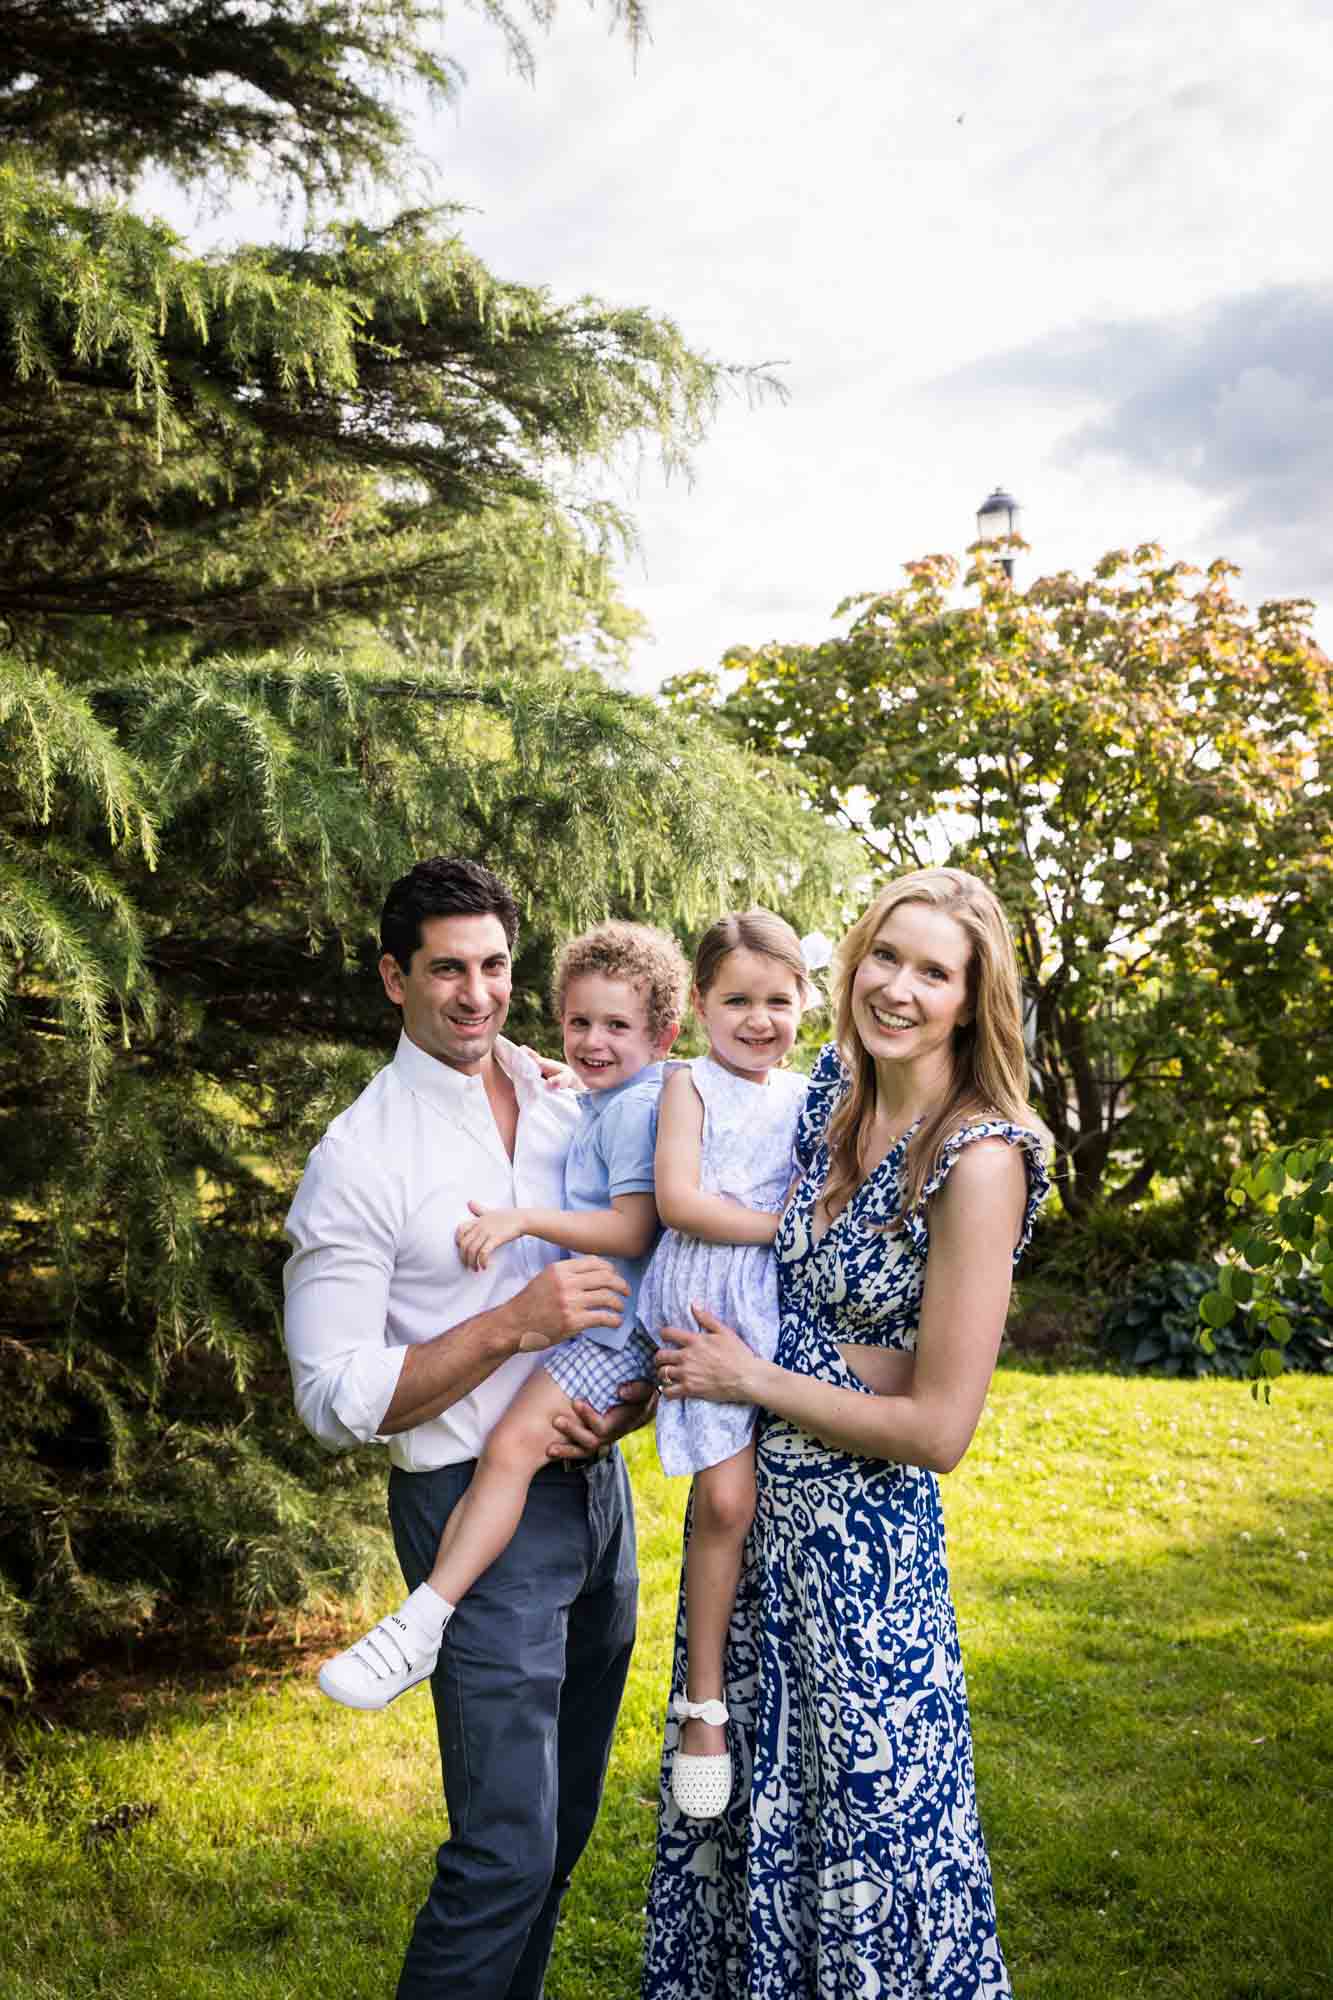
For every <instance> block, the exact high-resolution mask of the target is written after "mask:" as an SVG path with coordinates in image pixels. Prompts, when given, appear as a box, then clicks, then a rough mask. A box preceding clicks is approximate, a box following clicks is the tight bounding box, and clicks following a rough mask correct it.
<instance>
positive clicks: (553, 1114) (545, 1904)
mask: <svg viewBox="0 0 1333 2000" xmlns="http://www.w3.org/2000/svg"><path fill="white" fill-rule="evenodd" d="M517 929H518V912H517V909H516V907H515V904H514V901H513V898H512V897H511V896H510V895H509V893H508V891H507V890H506V889H505V887H504V885H503V884H502V883H501V882H499V881H498V880H497V878H496V877H495V876H494V875H492V874H491V873H490V871H489V870H488V869H485V868H482V867H480V866H479V865H478V864H476V863H475V862H470V861H459V860H446V859H437V860H434V861H423V862H418V863H417V865H416V867H414V868H413V869H412V870H411V871H410V872H409V873H408V874H407V875H405V876H403V877H402V879H401V880H400V881H398V882H395V883H394V885H393V887H392V888H391V889H390V891H389V894H388V898H387V900H386V902H385V905H384V913H383V917H382V920H381V926H380V942H381V948H382V952H383V956H382V957H381V959H380V976H381V978H382V979H383V981H384V988H385V991H386V993H387V994H388V996H389V999H390V1000H391V1001H392V1002H393V1003H394V1005H395V1006H397V1007H398V1008H399V1009H400V1010H401V1012H402V1024H403V1025H402V1034H401V1037H400V1039H399V1043H398V1049H397V1053H396V1054H395V1056H394V1059H393V1061H392V1062H391V1063H390V1064H389V1065H388V1067H387V1068H385V1069H382V1070H381V1071H380V1072H379V1074H378V1075H377V1076H376V1077H375V1078H374V1079H373V1080H372V1081H371V1083H370V1084H369V1085H368V1086H367V1088H366V1089H365V1090H364V1091H363V1092H362V1093H361V1095H360V1097H358V1098H357V1100H356V1101H355V1103H354V1104H352V1105H350V1106H349V1107H348V1109H347V1110H346V1111H344V1112H343V1113H342V1114H341V1115H340V1116H339V1117H338V1118H335V1119H334V1121H333V1123H332V1125H331V1126H330V1127H329V1129H328V1131H327V1132H326V1133H325V1135H324V1137H323V1139H322V1140H321V1141H320V1143H319V1145H318V1146H317V1147H316V1148H315V1150H314V1152H313V1153H312V1154H311V1156H310V1160H309V1162H308V1164H307V1167H306V1171H305V1175H304V1177H303V1179H302V1182H301V1185H300V1187H299V1189H298V1190H297V1195H296V1199H295V1201H294V1202H293V1204H292V1209H291V1213H290V1215H289V1216H288V1218H287V1234H288V1236H289V1237H290V1239H291V1242H292V1244H293V1246H294V1247H293V1254H292V1256H291V1258H290V1260H289V1262H288V1264H287V1268H286V1273H285V1284H286V1294H287V1312H286V1337H287V1351H288V1356H289V1359H290V1362H291V1369H292V1382H293V1386H294V1389H295V1395H296V1407H297V1410H298V1412H299V1414H300V1416H301V1419H302V1421H303V1423H305V1424H306V1426H307V1428H308V1429H309V1430H311V1431H312V1432H313V1433H314V1435H315V1436H316V1437H317V1438H318V1439H319V1440H320V1442H321V1443H322V1444H325V1445H327V1446H328V1447H329V1448H330V1449H331V1450H340V1449H343V1448H344V1447H347V1446H349V1445H353V1444H365V1443H368V1442H371V1441H387V1443H388V1446H389V1456H390V1459H391V1461H392V1466H393V1470H392V1471H391V1473H390V1477H389V1515H390V1520H391V1522H392V1525H393V1533H394V1543H395V1546H396V1548H397V1551H398V1558H399V1562H400V1563H401V1565H402V1570H403V1574H404V1577H405V1578H406V1581H407V1584H408V1586H409V1588H410V1589H415V1588H416V1587H417V1585H418V1584H420V1583H421V1582H422V1581H423V1580H424V1578H425V1576H426V1575H427V1573H428V1571H429V1569H430V1565H431V1563H432V1561H433V1559H434V1556H435V1552H436V1548H437V1546H438V1543H439V1538H440V1534H441V1532H442V1530H443V1528H444V1524H445V1521H446V1520H447V1519H448V1517H449V1514H450V1512H451V1510H452V1508H453V1507H454V1506H455V1505H456V1503H457V1501H458V1500H459V1498H460V1497H461V1495H462V1494H463V1493H464V1492H465V1490H466V1488H467V1485H468V1482H469V1480H470V1478H471V1475H472V1470H473V1467H474V1464H475V1462H476V1459H477V1456H478V1454H479V1453H480V1450H481V1447H482V1444H483V1442H484V1440H485V1438H486V1436H487V1434H488V1432H489V1431H490V1429H491V1427H492V1425H493V1424H494V1423H495V1422H496V1421H497V1419H498V1418H499V1416H500V1414H501V1412H502V1411H503V1410H504V1409H505V1408H506V1407H507V1405H508V1403H509V1401H510V1399H511V1398H512V1397H513V1395H514V1394H515V1393H516V1391H517V1390H518V1388H519V1386H520V1384H521V1383H522V1382H523V1381H525V1380H526V1378H527V1375H528V1374H529V1372H530V1371H531V1369H532V1368H533V1367H534V1366H535V1365H537V1357H538V1356H539V1355H540V1354H541V1353H542V1352H543V1351H544V1350H545V1349H546V1348H548V1347H550V1346H552V1345H554V1344H555V1343H556V1342H557V1341H560V1340H565V1339H568V1338H569V1337H570V1336H571V1335H573V1334H576V1333H580V1332H583V1331H584V1330H585V1329H586V1328H588V1327H590V1326H613V1325H615V1324H616V1323H617V1322H618V1320H619V1317H620V1306H621V1300H622V1299H623V1297H624V1296H625V1294H626V1291H627V1287H626V1286H625V1283H624V1280H623V1279H622V1278H621V1277H620V1276H619V1274H618V1273H617V1272H616V1271H615V1270H614V1268H613V1267H612V1266H611V1265H610V1264H608V1263H606V1262H605V1260H604V1259H602V1258H600V1257H571V1258H564V1259H562V1258H561V1257H560V1254H559V1252H558V1251H556V1250H555V1249H553V1248H552V1247H550V1246H549V1245H547V1244H544V1243H542V1242H540V1241H539V1240H538V1239H537V1238H535V1237H520V1238H517V1239H516V1240H515V1241H514V1242H513V1243H510V1244H507V1245H505V1246H504V1247H503V1249H501V1250H500V1251H497V1253H496V1254H495V1255H494V1256H493V1257H492V1258H491V1259H490V1261H489V1264H488V1266H487V1269H486V1270H485V1271H483V1272H472V1271H469V1270H467V1269H465V1268H464V1266H463V1264H462V1262H461V1260H460V1257H459V1254H458V1250H457V1246H456V1243H455V1231H456V1229H457V1227H458V1224H459V1222H460V1221H463V1220H466V1218H467V1216H468V1214H469V1210H468V1202H469V1200H470V1199H475V1200H478V1201H481V1202H482V1203H484V1204H485V1205H486V1206H488V1207H490V1206H498V1207H506V1208H512V1207H548V1208H549V1207H558V1206H560V1202H561V1194H562V1171H563V1165H564V1156H565V1152H566V1150H567V1148H568V1145H569V1142H570V1139H571V1138H572V1136H573V1133H574V1130H575V1128H576V1126H577V1124H578V1122H579V1109H578V1103H577V1100H576V1098H575V1097H574V1096H573V1094H572V1093H570V1092H566V1091H559V1090H552V1089H550V1088H549V1087H548V1086H547V1084H546V1082H545V1079H544V1077H543V1075H542V1072H541V1069H540V1067H539V1065H538V1064H537V1062H536V1061H535V1060H534V1059H533V1058H532V1057H531V1056H530V1055H528V1054H527V1053H526V1052H525V1051H524V1050H521V1049H517V1048H515V1047H514V1046H513V1045H512V1044H511V1043H509V1042H507V1041H505V1040H504V1039H503V1038H502V1037H501V1035H500V1030H501V1028H502V1027H503V1025H504V1022H505V1017H506V1015H507V1013H508V1011H509V997H510V978H511V952H512V949H513V943H514V938H515V935H516V933H517ZM649 1393H650V1392H649V1387H648V1385H647V1384H644V1383H640V1384H627V1385H626V1386H625V1390H624V1392H623V1395H624V1401H622V1403H620V1404H618V1405H616V1406H615V1407H614V1408H613V1409H612V1410H611V1411H610V1412H609V1413H608V1414H607V1416H606V1417H603V1418H599V1417H597V1416H596V1415H595V1414H594V1413H593V1412H592V1411H591V1410H590V1409H589V1408H588V1407H587V1406H586V1405H581V1404H580V1405H575V1414H574V1415H573V1416H572V1417H570V1418H566V1419H564V1420H563V1422H562V1426H561V1435H559V1436H556V1435H554V1434H553V1437H552V1462H551V1464H550V1465H549V1466H548V1467H547V1468H546V1469H545V1471H542V1472H539V1473H538V1474H537V1476H536V1478H535V1479H534V1480H533V1482H532V1486H531V1488H530V1490H529V1495H528V1503H527V1506H526V1508H525V1510H524V1514H523V1519H522V1522H521V1524H520V1527H519V1530H518V1533H517V1534H516V1535H515V1536H514V1539H513V1541H512V1542H511V1543H510V1545H509V1547H508V1549H507V1550H506V1551H505V1553H504V1555H503V1556H501V1557H500V1559H499V1560H498V1561H496V1562H495V1563H494V1564H492V1566H491V1568H490V1569H489V1570H487V1571H486V1572H485V1574H484V1575H483V1576H482V1577H481V1578H480V1580H479V1581H478V1583H477V1584H476V1585H475V1586H474V1588H473V1589H472V1590H471V1591H470V1592H469V1593H468V1595H467V1597H466V1598H465V1599H464V1601H463V1603H462V1604H461V1605H460V1606H459V1608H458V1610H457V1612H456V1613H455V1615H454V1618H453V1619H452V1621H451V1623H450V1625H449V1627H448V1631H447V1633H446V1637H445V1641H444V1645H443V1647H442V1650H441V1653H440V1658H439V1664H438V1666H437V1667H436V1670H435V1672H434V1674H433V1676H432V1679H431V1688H432V1693H433V1695H434V1699H435V1717H436V1726H437V1729H438V1732H439V1739H440V1759H441V1763H442V1766H443V1771H444V1791H445V1799H446V1802H447V1804H448V1808H449V1839H448V1840H447V1841H446V1842H445V1844H444V1846H443V1847H442V1848H441V1849H440V1851H439V1855H438V1858H437V1864H436V1875H435V1880H434V1883H433V1884H432V1887H431V1890H430V1893H429V1895H428V1897H427V1899H426V1902H425V1904H424V1906H423V1908H422V1909H421V1911H420V1912H419V1914H418V1916H417V1920H416V1924H415V1927H414V1929H413V1933H412V1938H411V1942H410V1944H409V1946H408V1951H407V1957H406V1960H405V1962H404V1965H403V1971H402V1976H401V1979H400V1981H399V1985H398V2000H446V1996H449V2000H540V1996H541V1994H542V1990H543V1986H542V1983H543V1977H544V1973H545V1968H546V1963H547V1959H548V1958H549V1956H550V1951H551V1943H552V1939H553V1937H554V1933H555V1924H556V1917H557V1915H558V1912H559V1907H560V1902H561V1898H562V1896H563V1894H564V1891H565V1888H566V1886H567V1885H568V1881H569V1876H570V1872H571V1870H572V1869H573V1866H574V1863H575V1862H576V1861H577V1859H578V1857H579V1855H580V1854H581V1852H582V1851H583V1848H584V1845H585V1844H586V1842H587V1839H588V1835H589V1834H590V1832H591V1831H592V1825H593V1821H594V1819H595V1817H596V1813H597V1807H598V1804H599V1802H600V1798H601V1790H602V1782H603V1779H604V1777H605V1772H606V1764H607V1758H608V1756H609V1754H610V1747H611V1735H612V1730H613V1728H614V1725H615V1718H616V1713H617V1710H618V1708H619V1705H620V1697H621V1693H622V1691H623V1688H624V1683H625V1675H626V1672H627V1670H628V1667H629V1657H630V1652H631V1649H632V1647H633V1643H634V1624H635V1601H636V1593H637V1583H638V1578H637V1570H636V1562H635V1549H634V1524H633V1515H632V1511H631V1507H630V1498H629V1487H628V1482H627V1479H626V1476H625V1469H624V1465H623V1462H622V1461H621V1457H620V1454H619V1452H618V1451H608V1450H607V1447H608V1446H609V1445H611V1444H613V1443H614V1441H615V1440H616V1439H617V1438H618V1437H619V1436H621V1435H623V1434H624V1433H625V1432H626V1431H628V1430H630V1429H632V1428H633V1427H634V1426H635V1425H636V1424H637V1423H640V1422H641V1421H642V1420H643V1416H644V1414H645V1410H644V1405H645V1403H646V1401H647V1398H648V1395H649Z"/></svg>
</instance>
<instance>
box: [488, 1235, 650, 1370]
mask: <svg viewBox="0 0 1333 2000" xmlns="http://www.w3.org/2000/svg"><path fill="white" fill-rule="evenodd" d="M628 1297H629V1286H628V1285H627V1284H626V1283H625V1280H624V1279H623V1278H622V1277H621V1275H620V1273H619V1271H617V1269H616V1268H615V1265H614V1264H608V1263H607V1261H606V1259H605V1257H562V1258H561V1259H560V1261H559V1263H557V1264H548V1265H547V1266H546V1269H545V1270H544V1271H540V1272H538V1274H537V1276H536V1277H535V1278H530V1279H529V1281H528V1283H527V1284H526V1285H525V1286H524V1287H523V1289H522V1291H521V1292H519V1293H518V1294H517V1296H516V1297H514V1298H512V1299H511V1300H510V1301H509V1303H508V1305H507V1306H506V1307H505V1308H504V1310H505V1312H506V1313H507V1314H508V1315H509V1317H510V1321H511V1324H514V1325H516V1326H517V1328H518V1333H519V1342H518V1352H519V1353H520V1354H536V1353H539V1352H541V1351H542V1350H543V1349H545V1348H548V1347H555V1346H557V1345H558V1344H559V1343H560V1341H562V1340H570V1339H572V1337H573V1336H574V1335H575V1334H576V1333H586V1332H587V1330H588V1328H589V1327H590V1326H619V1325H620V1320H621V1315H622V1314H623V1313H624V1310H625V1301H626V1299H627V1298H628Z"/></svg>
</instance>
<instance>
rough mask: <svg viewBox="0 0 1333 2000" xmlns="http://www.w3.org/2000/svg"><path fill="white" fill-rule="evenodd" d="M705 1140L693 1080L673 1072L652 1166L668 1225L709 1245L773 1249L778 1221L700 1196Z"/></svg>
mask: <svg viewBox="0 0 1333 2000" xmlns="http://www.w3.org/2000/svg"><path fill="white" fill-rule="evenodd" d="M757 1087H758V1086H756V1088H757ZM703 1136H704V1107H703V1102H702V1099H701V1098H700V1096H699V1093H698V1091H697V1090H696V1089H695V1087H694V1079H693V1077H692V1076H691V1075H690V1072H689V1071H688V1070H687V1069H678V1070H674V1071H673V1072H672V1074H671V1075H670V1076H669V1077H668V1078H667V1080H666V1087H665V1088H664V1090H663V1092H662V1106H661V1111H660V1113H659V1115H658V1121H657V1153H656V1156H655V1160H654V1165H653V1173H654V1179H655V1181H656V1186H657V1212H658V1214H659V1215H660V1216H661V1218H662V1220H663V1222H665V1223H666V1225H667V1227H668V1228H669V1229H679V1230H680V1232H681V1234H682V1235H684V1236H697V1237H699V1238H700V1240H701V1241H702V1242H704V1243H761V1244H767V1243H771V1242H772V1241H773V1238H774V1237H775V1236H776V1235H777V1233H778V1218H777V1216H776V1215H769V1214H767V1213H766V1212H765V1211H764V1210H763V1209H759V1208H746V1207H745V1205H744V1203H742V1202H739V1201H728V1200H727V1199H726V1197H725V1196H723V1195H716V1194H703V1193H702V1192H701V1191H700V1188H699V1177H700V1175H701V1173H702V1171H703Z"/></svg>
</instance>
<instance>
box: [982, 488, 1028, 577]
mask: <svg viewBox="0 0 1333 2000" xmlns="http://www.w3.org/2000/svg"><path fill="white" fill-rule="evenodd" d="M1021 511H1022V510H1021V509H1020V507H1019V504H1018V502H1017V500H1015V498H1014V496H1013V494H1012V493H1006V492H1005V490H1004V488H1003V487H1002V486H997V487H996V489H995V491H994V492H993V493H992V494H991V495H990V496H989V497H988V498H987V499H985V500H983V501H982V503H981V505H980V507H979V508H978V509H977V540H978V541H979V542H999V541H1003V540H1004V538H1005V536H1006V535H1016V534H1017V533H1018V519H1019V514H1020V513H1021ZM1000 564H1001V567H1002V568H1003V570H1004V573H1005V575H1006V576H1007V577H1008V579H1009V581H1010V582H1011V583H1012V582H1013V580H1014V559H1013V557H1012V556H1011V555H1009V556H1001V557H1000Z"/></svg>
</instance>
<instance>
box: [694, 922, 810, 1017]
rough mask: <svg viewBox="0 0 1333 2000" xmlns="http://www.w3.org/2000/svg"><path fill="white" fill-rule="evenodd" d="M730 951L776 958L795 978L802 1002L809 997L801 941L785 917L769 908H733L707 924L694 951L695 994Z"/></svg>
mask: <svg viewBox="0 0 1333 2000" xmlns="http://www.w3.org/2000/svg"><path fill="white" fill-rule="evenodd" d="M733 951H757V952H759V953H760V954H761V955H762V956H763V957H764V958H772V959H776V961H777V963H778V964H779V965H781V966H785V968H786V970H787V971H788V972H790V973H791V975H792V977H793V978H794V979H795V981H796V990H797V992H798V993H799V995H800V998H801V1005H802V1006H805V1005H806V1003H807V1002H808V1001H809V1000H810V998H811V996H812V993H813V988H812V987H811V984H810V976H809V974H808V973H807V972H806V969H805V959H804V956H803V955H802V952H801V940H800V939H799V938H798V937H797V935H796V933H795V931H794V930H793V929H792V927H791V925H790V924H789V923H788V922H787V920H786V918H785V917H777V916H774V914H773V912H772V910H736V911H733V912H732V914H731V915H730V916H726V917H719V918H718V920H717V922H716V923H715V924H710V925H709V927H708V929H707V930H706V931H705V932H704V934H703V936H702V937H701V938H700V940H699V945H698V949H697V950H696V952H695V954H694V990H695V992H696V993H706V992H707V991H708V989H709V987H710V986H711V985H712V984H713V981H714V980H715V979H716V978H717V975H718V972H719V970H720V969H721V965H722V961H723V959H724V958H725V957H726V956H727V954H728V953H729V952H733Z"/></svg>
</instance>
